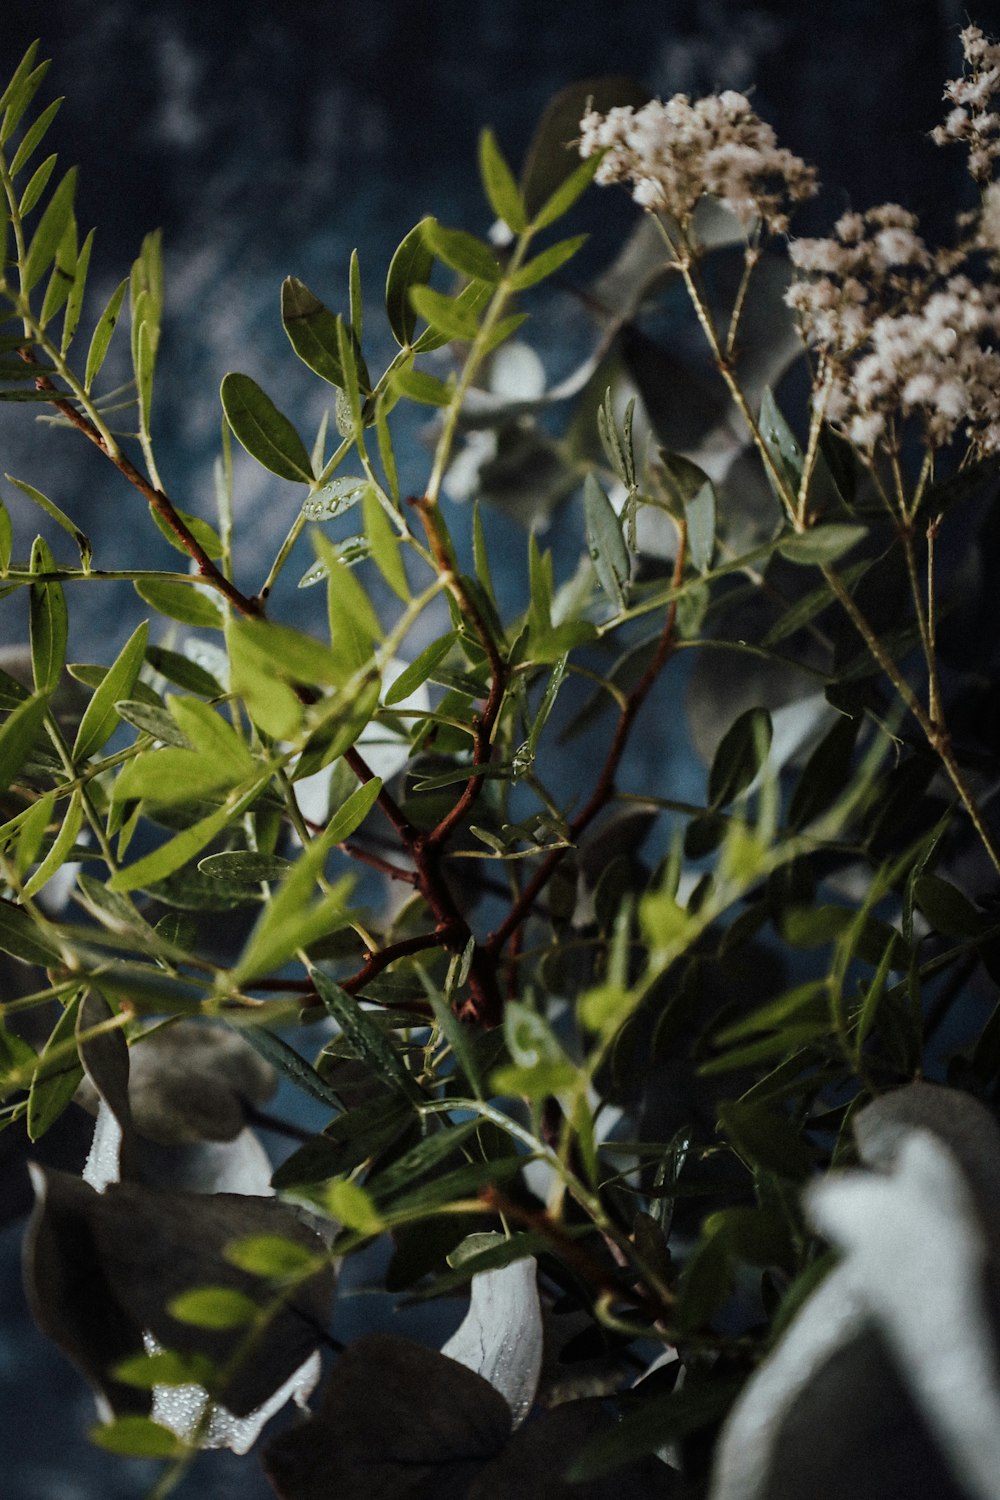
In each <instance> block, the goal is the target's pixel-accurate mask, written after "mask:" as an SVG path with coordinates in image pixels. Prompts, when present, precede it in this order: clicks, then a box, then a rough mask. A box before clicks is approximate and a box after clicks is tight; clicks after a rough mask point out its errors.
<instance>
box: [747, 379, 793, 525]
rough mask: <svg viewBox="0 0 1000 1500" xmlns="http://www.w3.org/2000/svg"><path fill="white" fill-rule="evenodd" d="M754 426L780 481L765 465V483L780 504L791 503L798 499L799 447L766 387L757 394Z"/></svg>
mask: <svg viewBox="0 0 1000 1500" xmlns="http://www.w3.org/2000/svg"><path fill="white" fill-rule="evenodd" d="M758 426H759V428H760V435H761V437H762V438H763V440H764V445H765V447H766V448H767V451H768V453H769V454H770V455H771V462H772V463H773V465H774V468H775V469H776V471H777V477H778V480H780V483H778V482H776V479H775V475H774V474H772V472H771V470H770V468H766V473H767V480H768V483H769V484H770V486H771V489H772V490H773V491H774V495H775V498H776V499H777V501H778V503H779V504H780V505H781V506H782V507H785V506H788V505H794V504H795V503H796V501H797V499H798V493H799V484H800V482H801V480H802V468H803V463H804V459H803V455H802V449H801V447H800V446H799V441H798V439H797V438H796V436H795V434H794V432H793V431H792V429H791V428H790V427H789V425H788V423H787V422H786V421H785V418H784V416H783V415H782V413H781V409H780V407H779V406H778V403H777V402H776V401H775V399H774V393H773V392H772V390H771V389H770V387H768V388H767V389H765V391H764V394H763V396H762V397H761V402H760V415H759V418H758Z"/></svg>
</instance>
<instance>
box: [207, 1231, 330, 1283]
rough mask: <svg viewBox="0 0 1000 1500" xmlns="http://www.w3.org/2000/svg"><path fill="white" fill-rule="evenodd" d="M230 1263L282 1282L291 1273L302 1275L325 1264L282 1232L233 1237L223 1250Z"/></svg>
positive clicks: (254, 1273)
mask: <svg viewBox="0 0 1000 1500" xmlns="http://www.w3.org/2000/svg"><path fill="white" fill-rule="evenodd" d="M222 1253H223V1255H224V1257H225V1258H226V1260H228V1261H229V1263H230V1265H233V1266H238V1267H239V1269H240V1270H241V1271H249V1273H250V1275H251V1276H266V1277H269V1278H271V1279H274V1280H277V1281H283V1280H285V1279H286V1278H287V1277H289V1276H301V1275H303V1273H307V1272H309V1271H310V1270H313V1269H316V1270H318V1269H319V1267H320V1266H321V1265H322V1261H321V1260H320V1258H319V1257H318V1256H316V1255H313V1254H311V1253H310V1252H309V1251H308V1250H307V1249H306V1248H305V1246H304V1245H297V1244H296V1243H295V1241H294V1240H286V1239H285V1238H284V1237H283V1236H282V1235H280V1234H252V1235H248V1236H247V1237H246V1238H245V1239H241V1240H231V1241H230V1243H229V1244H228V1245H227V1246H226V1247H225V1249H224V1250H223V1252H222Z"/></svg>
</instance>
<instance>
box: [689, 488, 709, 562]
mask: <svg viewBox="0 0 1000 1500" xmlns="http://www.w3.org/2000/svg"><path fill="white" fill-rule="evenodd" d="M684 515H685V518H686V520H687V542H688V551H689V553H690V555H691V561H692V562H693V563H694V565H695V567H696V568H697V569H698V572H699V573H703V574H704V573H708V572H709V571H710V569H711V567H712V558H713V556H714V553H715V486H714V484H713V483H712V481H711V480H710V479H707V480H706V481H705V483H704V484H703V485H702V486H701V488H700V489H699V490H697V491H696V492H695V494H694V495H692V497H691V498H690V500H685V502H684Z"/></svg>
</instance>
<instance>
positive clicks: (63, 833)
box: [22, 787, 83, 897]
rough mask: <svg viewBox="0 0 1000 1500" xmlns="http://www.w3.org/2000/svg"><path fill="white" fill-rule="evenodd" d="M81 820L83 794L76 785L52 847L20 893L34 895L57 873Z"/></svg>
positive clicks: (67, 854)
mask: <svg viewBox="0 0 1000 1500" xmlns="http://www.w3.org/2000/svg"><path fill="white" fill-rule="evenodd" d="M82 821H83V796H82V793H81V791H80V789H79V787H77V789H76V791H75V792H74V793H73V795H72V797H71V798H70V803H69V807H68V808H67V810H66V816H65V818H64V819H63V825H62V827H61V828H60V830H59V832H58V834H57V835H56V838H55V839H54V841H53V843H52V847H51V849H50V850H49V852H48V854H46V856H45V858H44V859H43V860H42V862H41V864H40V865H39V866H38V869H37V870H36V871H35V873H34V874H33V875H32V877H31V879H30V880H28V881H26V882H25V885H24V890H23V892H22V894H23V895H24V896H26V897H30V896H34V895H36V894H37V893H38V891H40V890H41V889H42V887H43V886H45V885H47V884H48V882H49V881H50V880H51V879H52V877H53V875H56V874H58V872H59V871H60V870H61V869H62V867H63V865H64V864H65V863H66V860H67V858H68V856H69V852H70V850H71V849H72V848H73V846H74V844H75V843H76V840H77V836H78V834H79V832H80V824H81V823H82Z"/></svg>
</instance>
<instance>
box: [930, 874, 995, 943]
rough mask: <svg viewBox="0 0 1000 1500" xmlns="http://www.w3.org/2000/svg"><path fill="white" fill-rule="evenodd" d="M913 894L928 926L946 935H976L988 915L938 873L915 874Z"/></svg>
mask: <svg viewBox="0 0 1000 1500" xmlns="http://www.w3.org/2000/svg"><path fill="white" fill-rule="evenodd" d="M913 898H914V900H915V901H916V903H917V905H918V906H919V907H920V910H921V911H922V912H923V914H924V916H925V917H926V918H927V920H928V922H930V924H931V926H932V927H934V928H936V930H937V931H938V932H943V933H944V934H945V936H946V937H957V938H965V937H978V936H979V934H980V933H981V932H982V931H983V929H984V927H986V926H987V925H988V924H989V918H988V917H987V916H986V915H985V914H984V913H983V912H980V911H977V910H976V908H975V907H974V906H973V904H972V902H971V901H970V900H969V898H968V896H966V895H965V894H964V892H962V891H960V890H959V889H958V886H956V885H952V883H951V881H950V880H944V879H942V877H941V876H940V875H918V876H917V878H916V880H915V881H914V882H913Z"/></svg>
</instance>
